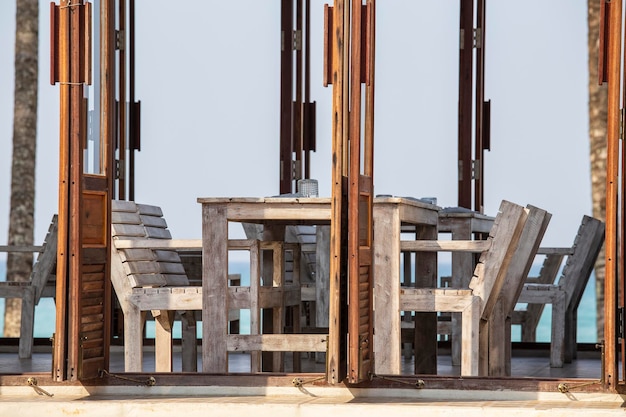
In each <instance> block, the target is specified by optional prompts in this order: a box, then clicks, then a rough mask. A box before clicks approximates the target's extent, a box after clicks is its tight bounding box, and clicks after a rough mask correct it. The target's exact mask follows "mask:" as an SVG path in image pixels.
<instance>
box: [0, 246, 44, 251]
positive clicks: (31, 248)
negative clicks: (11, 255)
mask: <svg viewBox="0 0 626 417" xmlns="http://www.w3.org/2000/svg"><path fill="white" fill-rule="evenodd" d="M42 251H43V246H32V245H31V246H9V245H0V252H42Z"/></svg>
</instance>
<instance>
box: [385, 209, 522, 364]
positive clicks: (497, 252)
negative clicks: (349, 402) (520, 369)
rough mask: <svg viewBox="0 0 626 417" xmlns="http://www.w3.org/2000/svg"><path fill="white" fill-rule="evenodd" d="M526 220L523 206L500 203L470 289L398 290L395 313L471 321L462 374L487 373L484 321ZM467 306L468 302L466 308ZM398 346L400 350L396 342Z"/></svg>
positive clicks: (465, 332) (465, 325) (465, 335)
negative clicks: (440, 313) (455, 314)
mask: <svg viewBox="0 0 626 417" xmlns="http://www.w3.org/2000/svg"><path fill="white" fill-rule="evenodd" d="M526 220H527V213H526V210H525V209H524V208H523V207H521V206H518V205H516V204H513V203H510V202H508V201H503V202H502V203H501V205H500V210H499V213H498V215H497V216H496V218H495V220H494V223H493V226H492V229H491V231H490V233H489V238H488V241H490V242H489V244H487V245H484V244H483V245H482V247H483V248H485V251H484V252H482V253H481V257H480V260H479V263H478V265H477V266H476V269H475V271H474V276H473V278H472V279H471V281H470V285H469V289H466V288H449V289H434V288H430V289H428V288H426V289H407V288H404V289H402V290H401V294H400V306H399V310H395V307H394V311H395V315H396V316H399V311H400V310H405V311H407V310H409V311H411V310H412V311H424V312H425V311H430V312H438V311H444V312H463V316H462V321H463V319H465V320H471V321H473V323H462V327H463V330H462V347H464V348H465V350H466V351H465V352H463V349H462V352H461V374H462V375H479V374H482V375H486V373H487V372H488V368H487V367H486V366H485V365H483V362H484V361H485V360H486V359H487V358H485V359H482V358H481V356H482V355H483V354H484V352H485V350H486V349H485V346H487V347H488V345H487V343H488V338H487V331H488V329H487V328H486V326H485V323H488V320H489V318H490V315H491V313H492V312H493V310H494V309H495V306H496V299H497V297H498V294H499V292H500V291H501V289H502V288H503V286H504V282H503V281H504V280H505V278H506V276H507V273H508V268H509V267H510V266H511V264H512V263H513V261H512V259H513V256H514V253H515V250H516V248H517V246H518V243H519V241H520V238H521V236H522V230H523V228H524V225H525V223H526ZM442 247H443V245H442ZM449 247H453V246H452V245H450V246H449ZM383 302H388V300H387V299H384V301H383ZM489 304H491V306H489ZM468 306H471V308H470V309H469V311H468V310H467V308H468ZM377 318H378V312H377ZM398 332H399V329H398ZM381 342H382V340H379V343H381ZM394 348H396V346H394ZM397 348H398V349H397V350H398V351H399V346H397Z"/></svg>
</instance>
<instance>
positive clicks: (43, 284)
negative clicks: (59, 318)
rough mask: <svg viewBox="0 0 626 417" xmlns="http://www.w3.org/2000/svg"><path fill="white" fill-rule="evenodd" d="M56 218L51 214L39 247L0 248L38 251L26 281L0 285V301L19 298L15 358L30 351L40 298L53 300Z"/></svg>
mask: <svg viewBox="0 0 626 417" xmlns="http://www.w3.org/2000/svg"><path fill="white" fill-rule="evenodd" d="M57 230H58V219H57V215H56V214H55V215H54V216H52V221H51V222H50V226H49V227H48V233H47V234H46V238H45V239H44V242H43V245H42V246H39V247H27V248H20V247H15V246H1V247H0V252H39V255H38V256H37V259H36V261H35V264H34V265H33V270H32V273H31V275H30V280H29V281H26V282H0V297H1V298H21V299H22V312H21V322H20V341H19V347H18V355H19V357H20V358H22V359H24V358H30V357H31V356H32V351H33V331H34V328H35V326H34V324H35V306H36V305H37V304H39V300H40V299H41V297H54V296H55V293H54V282H55V281H56V259H57V234H58V233H57Z"/></svg>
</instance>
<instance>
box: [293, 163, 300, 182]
mask: <svg viewBox="0 0 626 417" xmlns="http://www.w3.org/2000/svg"><path fill="white" fill-rule="evenodd" d="M291 164H292V165H291V167H292V169H291V179H292V180H299V179H302V161H298V160H296V161H291Z"/></svg>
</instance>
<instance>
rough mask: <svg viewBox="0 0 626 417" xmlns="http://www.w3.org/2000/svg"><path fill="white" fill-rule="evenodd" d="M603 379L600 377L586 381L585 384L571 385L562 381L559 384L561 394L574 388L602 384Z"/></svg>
mask: <svg viewBox="0 0 626 417" xmlns="http://www.w3.org/2000/svg"><path fill="white" fill-rule="evenodd" d="M601 383H602V380H600V379H598V380H597V381H591V382H585V383H583V384H576V385H570V384H567V383H565V382H561V383H560V384H559V386H558V390H559V392H560V393H561V394H567V393H568V392H570V391H571V390H573V389H578V388H582V387H588V386H589V385H595V384H601Z"/></svg>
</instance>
